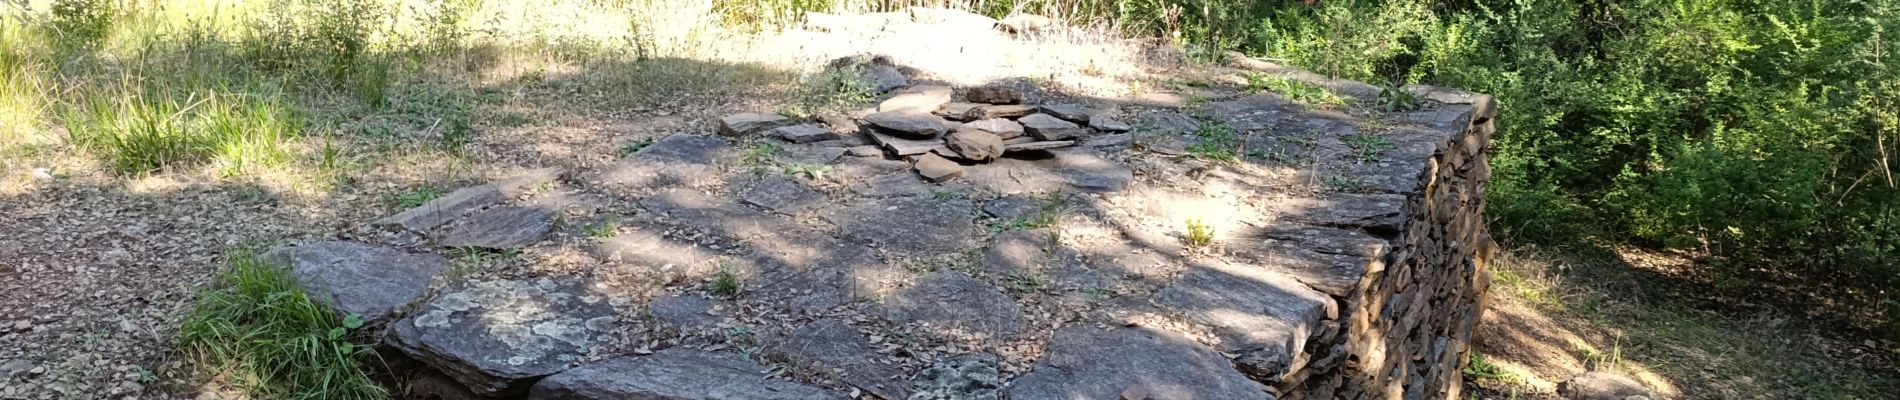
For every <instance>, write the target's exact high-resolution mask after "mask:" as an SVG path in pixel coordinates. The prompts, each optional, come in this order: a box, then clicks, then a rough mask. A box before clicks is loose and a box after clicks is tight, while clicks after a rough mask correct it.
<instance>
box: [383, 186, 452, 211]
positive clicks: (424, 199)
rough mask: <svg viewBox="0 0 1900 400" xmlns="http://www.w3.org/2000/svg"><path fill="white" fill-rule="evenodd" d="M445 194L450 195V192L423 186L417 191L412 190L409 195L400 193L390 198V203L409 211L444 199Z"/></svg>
mask: <svg viewBox="0 0 1900 400" xmlns="http://www.w3.org/2000/svg"><path fill="white" fill-rule="evenodd" d="M444 194H448V192H447V191H444V190H442V188H439V187H434V186H423V187H419V188H416V189H415V190H411V191H409V192H408V193H399V194H395V195H391V196H389V202H390V203H393V204H395V205H396V208H401V209H405V210H407V209H411V208H416V207H420V206H422V205H423V204H427V203H429V201H430V200H435V199H436V198H438V197H442V195H444Z"/></svg>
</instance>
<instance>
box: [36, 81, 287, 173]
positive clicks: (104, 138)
mask: <svg viewBox="0 0 1900 400" xmlns="http://www.w3.org/2000/svg"><path fill="white" fill-rule="evenodd" d="M194 96H195V95H194ZM64 120H65V122H66V128H67V134H68V135H69V136H70V137H71V138H72V140H73V142H74V144H76V145H78V147H80V148H82V149H85V150H88V151H90V152H92V153H94V154H96V155H99V156H100V157H102V158H104V159H105V160H106V162H107V164H108V165H109V166H111V167H112V170H113V171H114V172H116V173H119V174H121V175H138V174H145V173H150V172H154V171H158V170H160V169H163V168H166V167H172V166H189V165H196V164H199V163H202V162H206V161H215V162H216V163H217V164H218V168H219V171H220V172H221V173H223V174H225V175H240V174H244V173H248V172H252V171H255V170H257V169H260V168H273V167H277V166H281V165H283V164H285V163H286V162H288V161H289V159H290V155H289V152H288V151H286V150H285V149H284V148H283V147H282V143H283V141H284V140H286V139H289V138H292V137H296V136H297V135H298V134H299V133H300V131H301V130H302V129H303V122H302V118H301V117H300V116H299V115H298V114H297V113H296V112H295V111H292V110H291V109H290V108H289V107H288V106H286V105H284V104H282V103H280V102H279V101H277V100H275V99H274V98H267V97H263V96H257V95H232V94H222V93H220V92H210V93H207V94H204V95H203V97H187V98H186V100H180V99H177V98H174V97H171V96H165V95H160V94H154V93H151V92H145V91H139V90H133V91H129V92H116V91H101V92H95V93H93V94H90V95H88V96H87V97H86V99H85V100H84V102H83V103H82V104H75V105H70V106H68V107H67V108H66V109H65V115H64Z"/></svg>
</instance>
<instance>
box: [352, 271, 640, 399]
mask: <svg viewBox="0 0 1900 400" xmlns="http://www.w3.org/2000/svg"><path fill="white" fill-rule="evenodd" d="M616 324H618V317H616V313H615V311H614V308H613V307H612V306H610V305H608V302H607V300H606V299H605V298H602V297H600V296H598V295H595V294H593V293H592V292H590V291H589V289H588V288H587V286H586V285H585V284H583V283H581V282H580V281H577V280H569V279H558V280H557V279H551V278H537V279H530V280H495V281H477V282H469V283H466V284H463V285H459V286H455V287H452V288H450V289H448V290H447V291H446V292H444V293H442V294H441V295H438V296H436V297H435V299H433V300H430V301H429V302H428V303H427V305H425V306H424V307H422V308H421V309H419V310H417V311H416V313H415V314H412V315H410V316H409V317H407V318H404V319H402V320H399V321H396V322H395V323H394V324H393V325H392V326H391V327H390V334H389V339H390V343H391V344H392V345H394V346H395V347H396V348H397V349H401V350H402V351H403V353H405V354H408V355H409V356H410V357H413V358H415V359H417V360H419V361H421V362H422V363H424V364H427V365H429V366H430V367H433V368H435V369H436V370H438V371H441V372H442V373H443V374H445V375H448V376H449V377H450V378H453V379H455V381H456V382H460V383H462V384H463V385H467V386H468V387H469V388H470V389H472V390H473V391H475V392H476V393H478V394H483V395H493V396H510V395H518V394H519V393H520V392H521V391H524V390H527V388H528V387H527V386H528V384H530V383H532V382H533V381H534V380H535V379H537V378H540V377H544V376H548V375H552V374H554V373H556V372H561V371H562V370H566V369H567V368H568V367H571V366H573V365H574V364H575V363H577V362H579V361H580V360H581V357H583V356H586V355H587V354H588V353H589V352H590V351H592V350H593V349H594V346H596V345H598V344H600V343H603V342H604V341H605V339H606V338H605V337H603V335H605V334H606V333H607V332H608V331H609V330H610V329H612V328H613V327H614V325H616Z"/></svg>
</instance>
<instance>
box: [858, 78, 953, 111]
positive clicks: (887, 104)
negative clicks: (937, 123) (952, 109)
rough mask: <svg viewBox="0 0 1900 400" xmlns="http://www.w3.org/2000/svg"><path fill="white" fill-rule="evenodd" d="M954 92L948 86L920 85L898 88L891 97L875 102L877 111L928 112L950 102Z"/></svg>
mask: <svg viewBox="0 0 1900 400" xmlns="http://www.w3.org/2000/svg"><path fill="white" fill-rule="evenodd" d="M952 93H954V91H952V90H951V89H950V87H949V86H934V85H920V86H912V87H909V88H905V89H903V90H898V91H897V92H895V93H892V95H891V98H889V99H885V100H884V101H882V102H879V103H877V110H878V111H899V110H912V111H923V112H930V111H936V110H937V109H938V108H941V107H943V105H944V104H948V103H950V95H951V94H952Z"/></svg>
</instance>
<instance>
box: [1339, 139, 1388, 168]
mask: <svg viewBox="0 0 1900 400" xmlns="http://www.w3.org/2000/svg"><path fill="white" fill-rule="evenodd" d="M1341 140H1343V141H1345V142H1346V147H1351V148H1352V158H1353V159H1355V160H1358V161H1359V162H1378V161H1379V159H1380V156H1381V155H1383V154H1384V153H1385V151H1386V150H1391V149H1392V148H1394V147H1398V145H1395V144H1392V140H1391V139H1386V138H1385V136H1379V135H1372V134H1364V133H1361V134H1357V135H1351V136H1346V137H1344V138H1341Z"/></svg>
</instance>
